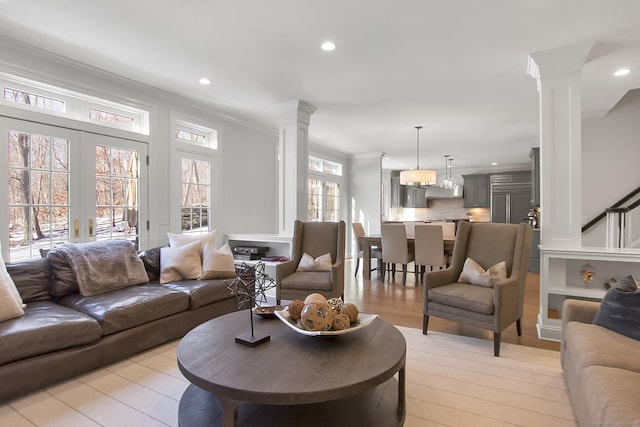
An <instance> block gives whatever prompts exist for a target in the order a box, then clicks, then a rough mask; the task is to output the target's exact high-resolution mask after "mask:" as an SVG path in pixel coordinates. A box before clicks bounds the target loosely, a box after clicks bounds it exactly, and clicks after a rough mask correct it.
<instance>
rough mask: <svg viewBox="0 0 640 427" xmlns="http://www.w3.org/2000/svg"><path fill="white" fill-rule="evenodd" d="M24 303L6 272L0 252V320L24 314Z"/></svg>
mask: <svg viewBox="0 0 640 427" xmlns="http://www.w3.org/2000/svg"><path fill="white" fill-rule="evenodd" d="M24 307H25V304H24V303H23V302H22V298H21V297H20V293H19V292H18V289H17V288H16V284H15V283H13V279H11V276H10V275H9V273H8V272H7V267H6V265H5V264H4V259H3V258H2V253H0V322H2V321H4V320H9V319H13V318H16V317H20V316H24V310H23V308H24Z"/></svg>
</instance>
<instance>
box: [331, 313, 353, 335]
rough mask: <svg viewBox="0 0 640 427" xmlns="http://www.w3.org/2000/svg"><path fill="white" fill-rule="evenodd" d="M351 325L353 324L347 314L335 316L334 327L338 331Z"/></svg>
mask: <svg viewBox="0 0 640 427" xmlns="http://www.w3.org/2000/svg"><path fill="white" fill-rule="evenodd" d="M349 326H351V321H350V320H349V316H347V315H346V314H336V315H335V316H333V329H335V330H336V331H341V330H343V329H349Z"/></svg>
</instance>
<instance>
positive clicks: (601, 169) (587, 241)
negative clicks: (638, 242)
mask: <svg viewBox="0 0 640 427" xmlns="http://www.w3.org/2000/svg"><path fill="white" fill-rule="evenodd" d="M638 186H640V89H635V90H633V91H630V92H628V93H627V95H625V97H623V98H622V99H621V100H620V102H618V104H617V105H616V106H615V107H614V108H613V109H612V110H611V111H610V112H609V113H608V114H607V115H606V116H605V117H603V118H598V119H590V120H583V121H582V215H583V223H585V222H587V221H590V220H591V219H592V218H594V217H595V216H596V215H598V214H599V213H600V212H602V211H603V210H604V209H605V208H607V207H609V206H611V205H612V204H613V203H615V202H617V201H618V200H619V199H621V198H622V197H623V196H625V195H626V194H627V193H629V192H630V191H631V190H633V189H635V188H636V187H638ZM636 211H637V212H636ZM636 211H634V214H635V215H634V217H635V218H636V219H640V208H637V209H636ZM605 222H606V221H605V220H602V221H601V222H599V223H598V224H597V225H596V226H594V227H593V228H591V229H590V230H588V231H586V232H585V233H583V234H582V245H583V246H604V245H605ZM636 223H637V221H636ZM634 229H635V230H636V232H635V233H633V234H634V235H635V238H638V236H640V225H636V226H635V227H634Z"/></svg>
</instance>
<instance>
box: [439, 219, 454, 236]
mask: <svg viewBox="0 0 640 427" xmlns="http://www.w3.org/2000/svg"><path fill="white" fill-rule="evenodd" d="M442 234H443V235H444V236H455V235H456V223H455V222H443V223H442Z"/></svg>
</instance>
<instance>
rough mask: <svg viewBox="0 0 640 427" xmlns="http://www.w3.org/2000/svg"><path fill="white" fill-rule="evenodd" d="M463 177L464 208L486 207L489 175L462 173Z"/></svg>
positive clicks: (487, 203)
mask: <svg viewBox="0 0 640 427" xmlns="http://www.w3.org/2000/svg"><path fill="white" fill-rule="evenodd" d="M462 178H463V179H464V207H465V208H488V207H489V203H490V198H489V191H490V187H489V175H488V174H481V175H463V176H462Z"/></svg>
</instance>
